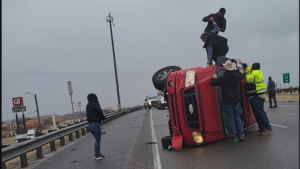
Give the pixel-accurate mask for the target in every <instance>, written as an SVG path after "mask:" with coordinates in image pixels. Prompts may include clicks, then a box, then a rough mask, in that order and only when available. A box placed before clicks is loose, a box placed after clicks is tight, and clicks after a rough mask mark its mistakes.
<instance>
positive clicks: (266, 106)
mask: <svg viewBox="0 0 300 169" xmlns="http://www.w3.org/2000/svg"><path fill="white" fill-rule="evenodd" d="M264 106H266V107H269V105H264ZM277 106H278V107H299V105H286V104H285V105H280V104H278V105H277ZM274 109H276V108H274Z"/></svg>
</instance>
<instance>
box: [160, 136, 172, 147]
mask: <svg viewBox="0 0 300 169" xmlns="http://www.w3.org/2000/svg"><path fill="white" fill-rule="evenodd" d="M161 144H162V146H163V148H164V149H168V147H169V145H172V137H171V136H165V137H163V138H161Z"/></svg>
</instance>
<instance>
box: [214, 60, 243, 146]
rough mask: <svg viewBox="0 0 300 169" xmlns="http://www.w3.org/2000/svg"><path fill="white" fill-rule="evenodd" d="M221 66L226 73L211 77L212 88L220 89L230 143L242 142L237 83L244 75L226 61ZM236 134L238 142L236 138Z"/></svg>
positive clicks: (233, 63)
mask: <svg viewBox="0 0 300 169" xmlns="http://www.w3.org/2000/svg"><path fill="white" fill-rule="evenodd" d="M223 66H224V67H225V69H226V71H225V72H224V75H222V76H220V77H216V75H214V76H213V78H212V80H211V85H212V86H220V87H221V95H222V102H223V104H224V105H223V106H224V108H225V111H226V113H227V120H228V130H229V133H230V135H231V139H230V141H231V142H238V141H239V140H240V141H244V140H245V139H244V127H243V124H242V120H241V117H240V91H239V83H240V81H241V80H242V79H243V78H244V76H245V75H244V74H240V73H237V72H236V70H237V68H236V63H235V62H231V60H227V61H226V62H225V63H224V64H223ZM236 131H237V132H238V137H239V140H238V138H237V136H236Z"/></svg>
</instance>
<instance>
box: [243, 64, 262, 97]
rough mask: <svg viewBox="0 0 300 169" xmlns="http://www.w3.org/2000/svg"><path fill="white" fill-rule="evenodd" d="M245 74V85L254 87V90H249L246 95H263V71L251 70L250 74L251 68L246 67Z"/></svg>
mask: <svg viewBox="0 0 300 169" xmlns="http://www.w3.org/2000/svg"><path fill="white" fill-rule="evenodd" d="M246 72H247V73H248V74H246V76H245V79H246V81H247V83H253V84H255V86H256V90H251V91H247V93H254V92H256V93H258V94H259V93H265V92H266V88H265V86H266V85H265V82H264V74H263V71H261V70H252V72H251V67H249V66H247V67H246Z"/></svg>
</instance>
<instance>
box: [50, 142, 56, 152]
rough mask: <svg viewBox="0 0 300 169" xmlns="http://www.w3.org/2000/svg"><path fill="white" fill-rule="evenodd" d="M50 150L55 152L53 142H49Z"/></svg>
mask: <svg viewBox="0 0 300 169" xmlns="http://www.w3.org/2000/svg"><path fill="white" fill-rule="evenodd" d="M50 149H51V151H56V148H55V142H54V141H51V142H50Z"/></svg>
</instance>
